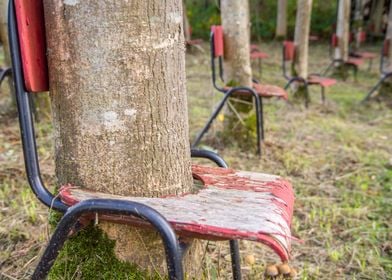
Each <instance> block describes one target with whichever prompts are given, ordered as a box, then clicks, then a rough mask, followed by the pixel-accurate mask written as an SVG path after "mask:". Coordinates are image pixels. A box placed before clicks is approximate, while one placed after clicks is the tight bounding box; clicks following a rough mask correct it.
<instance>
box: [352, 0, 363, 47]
mask: <svg viewBox="0 0 392 280" xmlns="http://www.w3.org/2000/svg"><path fill="white" fill-rule="evenodd" d="M354 30H355V34H356V35H355V49H356V50H358V49H359V48H360V47H361V32H362V30H363V3H362V0H355V15H354Z"/></svg>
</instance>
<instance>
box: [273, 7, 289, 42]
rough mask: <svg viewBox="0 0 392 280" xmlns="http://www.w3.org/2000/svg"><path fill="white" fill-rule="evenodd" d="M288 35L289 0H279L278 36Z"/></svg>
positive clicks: (284, 36)
mask: <svg viewBox="0 0 392 280" xmlns="http://www.w3.org/2000/svg"><path fill="white" fill-rule="evenodd" d="M286 35H287V0H278V13H277V19H276V35H275V36H276V38H286Z"/></svg>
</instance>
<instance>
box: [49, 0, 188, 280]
mask: <svg viewBox="0 0 392 280" xmlns="http://www.w3.org/2000/svg"><path fill="white" fill-rule="evenodd" d="M44 7H45V19H46V29H47V41H48V42H47V44H48V61H49V74H50V97H51V101H52V110H53V119H54V121H53V126H54V138H55V161H56V175H57V178H58V182H59V184H60V185H64V184H72V185H77V186H81V187H84V188H88V189H92V190H96V191H102V192H107V193H110V194H118V195H124V196H148V197H158V196H166V195H176V194H177V195H180V194H183V193H186V192H189V191H190V190H191V188H192V185H193V183H192V176H191V168H190V147H189V140H188V114H187V101H186V89H185V56H184V55H185V53H184V36H183V32H184V31H183V26H182V19H183V15H182V11H183V10H182V3H181V0H166V1H160V0H153V1H137V0H119V1H108V0H85V1H78V0H50V1H49V0H44ZM101 227H102V228H103V229H104V230H105V232H106V233H107V234H108V235H109V237H111V238H113V239H115V240H116V248H115V250H116V255H117V257H118V258H120V259H121V260H126V261H130V262H132V263H136V264H137V265H139V266H140V267H141V268H143V269H149V270H152V267H153V269H154V270H157V271H163V270H164V267H165V265H164V252H163V247H162V246H161V245H160V240H159V238H157V234H156V233H153V232H152V231H147V230H133V229H130V228H128V227H126V226H120V225H114V224H108V223H103V224H101ZM98 273H99V272H97V275H98Z"/></svg>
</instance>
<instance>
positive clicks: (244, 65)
mask: <svg viewBox="0 0 392 280" xmlns="http://www.w3.org/2000/svg"><path fill="white" fill-rule="evenodd" d="M221 17H222V27H223V33H224V45H225V50H224V53H225V57H224V69H225V73H224V79H225V82H226V83H230V84H234V85H241V86H248V87H251V86H252V68H251V65H250V57H249V53H250V20H249V1H248V0H246V1H238V0H222V1H221Z"/></svg>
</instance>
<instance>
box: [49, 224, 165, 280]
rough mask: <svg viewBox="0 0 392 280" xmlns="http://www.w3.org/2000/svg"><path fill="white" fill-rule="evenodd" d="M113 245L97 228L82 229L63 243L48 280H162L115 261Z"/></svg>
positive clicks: (130, 265) (125, 263) (127, 264)
mask: <svg viewBox="0 0 392 280" xmlns="http://www.w3.org/2000/svg"><path fill="white" fill-rule="evenodd" d="M114 245H115V241H113V240H110V239H109V238H108V237H107V235H106V234H105V233H104V232H103V231H102V230H101V229H99V228H98V227H94V226H89V227H87V228H85V229H83V230H81V231H80V232H79V233H78V234H77V235H75V236H74V237H72V238H70V239H69V240H68V241H67V242H66V243H65V245H64V247H63V249H62V250H61V252H60V254H59V256H58V258H57V260H56V262H55V264H54V265H53V268H52V270H51V272H50V274H49V278H48V279H56V280H57V279H117V280H121V279H128V280H129V279H135V280H138V279H140V280H142V279H161V278H160V277H159V276H147V274H146V273H144V272H141V271H139V270H138V269H137V268H136V266H134V265H132V264H129V263H127V262H123V261H120V260H118V259H117V258H116V256H115V254H114Z"/></svg>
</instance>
